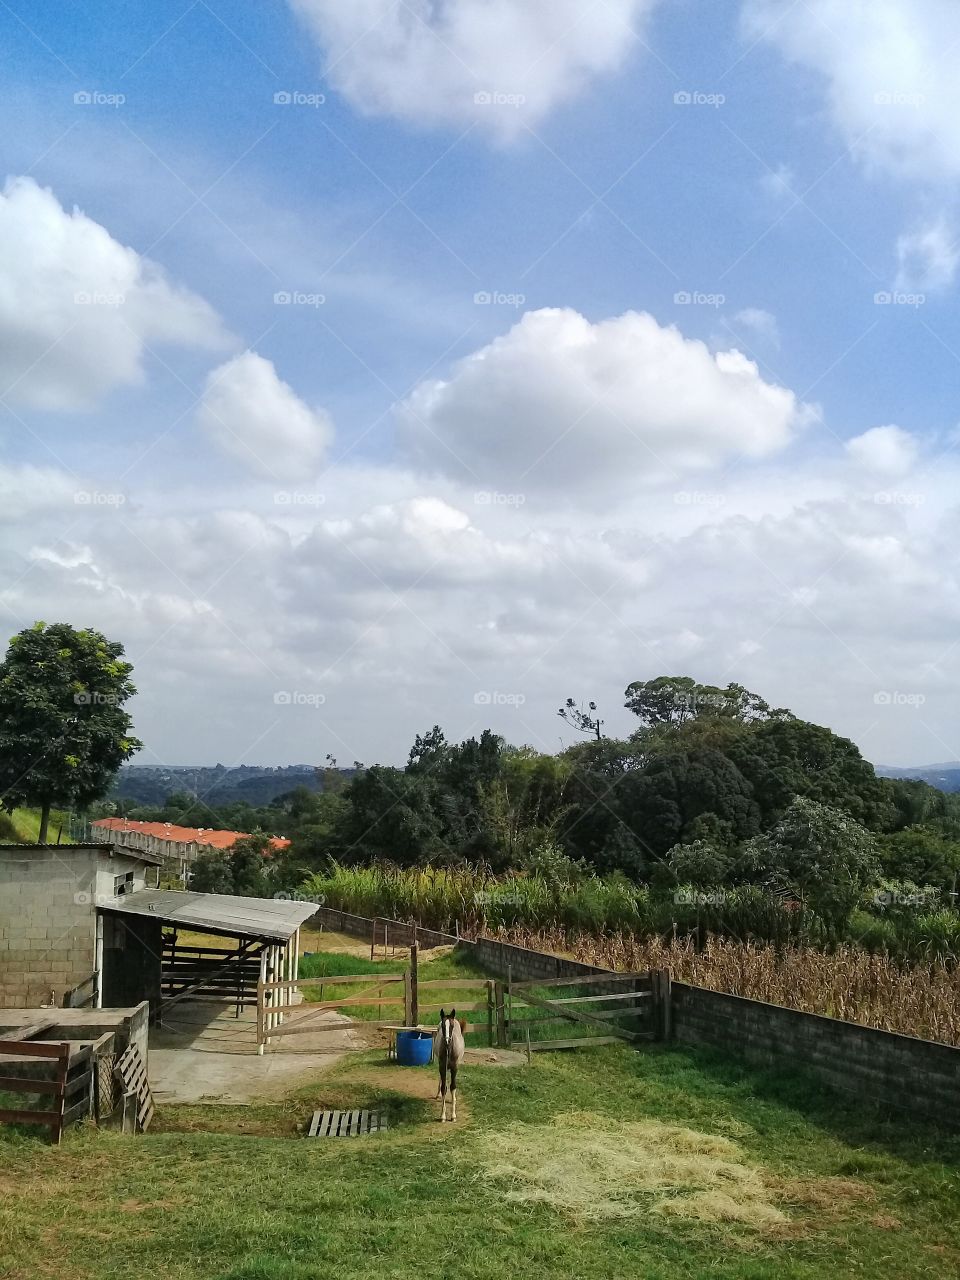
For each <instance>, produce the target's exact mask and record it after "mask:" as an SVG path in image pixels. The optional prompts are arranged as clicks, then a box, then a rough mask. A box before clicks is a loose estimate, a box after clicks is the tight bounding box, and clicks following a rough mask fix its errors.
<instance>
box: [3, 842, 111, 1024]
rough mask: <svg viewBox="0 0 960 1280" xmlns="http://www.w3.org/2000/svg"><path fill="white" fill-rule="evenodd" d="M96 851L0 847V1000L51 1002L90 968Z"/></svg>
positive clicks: (30, 1004) (15, 1004)
mask: <svg viewBox="0 0 960 1280" xmlns="http://www.w3.org/2000/svg"><path fill="white" fill-rule="evenodd" d="M96 858H97V853H96V850H94V849H88V848H82V847H81V848H78V847H77V846H65V847H62V848H61V847H58V846H51V845H16V846H2V847H0V1006H3V1005H6V1006H7V1007H9V1008H14V1009H18V1008H19V1009H23V1008H35V1007H36V1006H38V1005H42V1004H50V1003H51V1002H53V1003H56V1004H59V1003H60V1001H61V999H62V997H63V994H64V992H65V991H67V990H69V989H70V988H71V987H75V986H77V985H78V984H79V983H81V982H83V981H84V979H86V978H89V976H90V974H91V973H92V972H93V969H94V962H95V950H96V909H95V905H94V898H95V893H96Z"/></svg>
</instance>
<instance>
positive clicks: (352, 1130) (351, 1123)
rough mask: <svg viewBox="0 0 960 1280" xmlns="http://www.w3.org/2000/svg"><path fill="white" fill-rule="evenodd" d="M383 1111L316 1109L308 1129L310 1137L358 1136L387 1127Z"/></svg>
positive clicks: (377, 1131)
mask: <svg viewBox="0 0 960 1280" xmlns="http://www.w3.org/2000/svg"><path fill="white" fill-rule="evenodd" d="M387 1127H388V1126H387V1117H386V1116H385V1115H384V1114H383V1112H382V1111H315V1112H314V1113H313V1118H312V1119H311V1121H310V1127H309V1129H308V1130H307V1137H308V1138H357V1137H359V1136H360V1135H361V1134H364V1133H379V1131H380V1130H381V1129H386V1128H387Z"/></svg>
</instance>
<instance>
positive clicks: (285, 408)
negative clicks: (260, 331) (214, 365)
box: [197, 351, 333, 480]
mask: <svg viewBox="0 0 960 1280" xmlns="http://www.w3.org/2000/svg"><path fill="white" fill-rule="evenodd" d="M197 420H198V422H199V424H200V426H201V427H202V428H203V430H205V431H206V432H208V433H209V435H210V436H211V437H212V438H213V439H214V440H215V441H216V443H217V444H218V445H219V446H220V447H221V448H222V449H224V450H225V451H226V452H227V453H229V454H232V455H233V456H234V457H236V458H238V459H239V460H240V461H241V462H242V463H244V464H245V466H247V467H248V468H249V469H250V470H251V471H253V472H255V473H257V474H259V475H261V476H264V477H267V478H272V479H275V480H297V479H304V478H309V477H310V475H311V473H314V472H315V471H316V469H317V467H318V466H319V465H320V463H321V461H322V459H323V456H324V453H325V451H326V449H327V446H328V445H329V444H330V442H331V441H332V439H333V423H332V421H331V419H330V416H329V414H327V413H326V412H325V410H323V409H312V408H310V406H309V405H307V404H305V403H304V402H303V401H302V400H301V399H300V397H299V396H298V395H297V394H296V392H295V391H294V390H293V388H292V387H290V386H289V385H288V384H287V383H286V382H284V381H282V379H281V378H280V377H279V376H278V375H277V371H276V369H275V368H274V366H273V364H272V362H271V361H269V360H266V359H264V357H263V356H260V355H257V353H256V352H255V351H245V352H243V353H242V354H241V355H239V356H235V357H234V358H233V359H232V360H228V361H227V362H226V364H222V365H221V366H220V367H219V368H218V369H214V370H213V371H212V373H210V375H209V376H208V378H207V382H206V386H205V388H204V391H203V396H202V398H201V401H200V405H199V408H198V410H197Z"/></svg>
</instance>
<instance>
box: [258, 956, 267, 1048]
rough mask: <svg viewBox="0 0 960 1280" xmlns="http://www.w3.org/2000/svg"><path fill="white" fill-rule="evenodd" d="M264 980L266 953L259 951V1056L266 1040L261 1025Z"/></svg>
mask: <svg viewBox="0 0 960 1280" xmlns="http://www.w3.org/2000/svg"><path fill="white" fill-rule="evenodd" d="M266 980H267V953H266V951H261V952H260V981H259V982H258V983H257V1053H259V1054H262V1053H263V1042H264V1040H265V1038H266V1037H265V1035H264V1025H263V1001H264V998H265V996H266V992H265V991H264V989H263V984H264V983H265V982H266Z"/></svg>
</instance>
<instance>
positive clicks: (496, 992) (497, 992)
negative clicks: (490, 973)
mask: <svg viewBox="0 0 960 1280" xmlns="http://www.w3.org/2000/svg"><path fill="white" fill-rule="evenodd" d="M503 999H504V996H503V983H502V982H495V983H494V984H493V1000H494V1008H495V1013H496V1018H497V1045H498V1046H499V1048H501V1049H506V1048H507V1047H508V1046H507V1030H506V1023H505V1020H504V1009H503Z"/></svg>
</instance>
